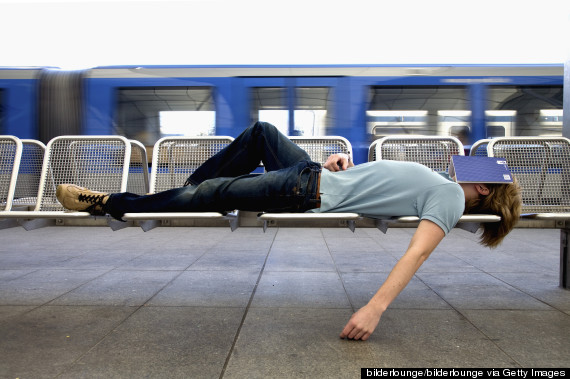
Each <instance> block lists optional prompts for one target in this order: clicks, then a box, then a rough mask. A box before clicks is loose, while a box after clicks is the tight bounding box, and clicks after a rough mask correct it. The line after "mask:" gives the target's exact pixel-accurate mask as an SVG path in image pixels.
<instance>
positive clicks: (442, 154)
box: [375, 135, 465, 172]
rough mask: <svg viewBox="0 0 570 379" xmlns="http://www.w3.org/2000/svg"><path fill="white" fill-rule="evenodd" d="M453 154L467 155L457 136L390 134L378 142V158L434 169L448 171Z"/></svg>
mask: <svg viewBox="0 0 570 379" xmlns="http://www.w3.org/2000/svg"><path fill="white" fill-rule="evenodd" d="M452 155H465V152H464V150H463V144H462V143H461V141H459V140H458V139H457V138H455V137H444V136H418V135H415V136H388V137H384V138H381V139H380V140H378V142H377V143H376V157H375V158H376V160H394V161H407V162H417V163H421V164H423V165H424V166H427V167H429V168H431V169H432V170H434V171H440V172H447V171H448V170H449V163H450V161H451V156H452Z"/></svg>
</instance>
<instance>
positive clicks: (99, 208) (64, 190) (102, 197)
mask: <svg viewBox="0 0 570 379" xmlns="http://www.w3.org/2000/svg"><path fill="white" fill-rule="evenodd" d="M55 195H56V196H57V200H59V202H60V203H61V205H63V206H64V207H65V208H67V209H71V210H73V211H87V212H89V213H91V214H92V215H98V216H99V215H104V214H105V212H104V211H103V205H104V204H105V203H106V202H107V200H108V199H109V194H108V193H104V192H97V191H91V190H89V189H87V188H84V187H79V186H76V185H75V184H60V185H58V186H57V190H56V191H55Z"/></svg>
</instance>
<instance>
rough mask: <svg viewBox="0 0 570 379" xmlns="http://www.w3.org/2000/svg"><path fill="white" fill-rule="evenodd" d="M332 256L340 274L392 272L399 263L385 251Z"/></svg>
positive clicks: (351, 251)
mask: <svg viewBox="0 0 570 379" xmlns="http://www.w3.org/2000/svg"><path fill="white" fill-rule="evenodd" d="M331 255H332V257H333V259H334V263H335V265H336V267H337V269H338V270H339V271H340V272H390V271H392V268H393V267H394V265H395V264H396V262H397V260H396V258H395V257H394V256H393V255H391V254H388V253H386V252H384V251H359V250H346V251H335V252H333V253H331Z"/></svg>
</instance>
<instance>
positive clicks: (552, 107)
mask: <svg viewBox="0 0 570 379" xmlns="http://www.w3.org/2000/svg"><path fill="white" fill-rule="evenodd" d="M562 92H563V91H562V86H492V87H490V88H489V94H488V102H487V104H488V105H487V111H486V124H487V135H488V137H497V136H501V135H506V136H560V135H562Z"/></svg>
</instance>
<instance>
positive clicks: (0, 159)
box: [0, 136, 22, 211]
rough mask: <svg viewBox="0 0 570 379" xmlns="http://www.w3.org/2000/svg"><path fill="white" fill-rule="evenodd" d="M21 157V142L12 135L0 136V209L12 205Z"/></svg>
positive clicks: (7, 208) (4, 209) (5, 208)
mask: <svg viewBox="0 0 570 379" xmlns="http://www.w3.org/2000/svg"><path fill="white" fill-rule="evenodd" d="M21 157H22V142H21V141H20V140H19V139H18V138H16V137H13V136H0V211H8V210H10V209H11V207H12V201H13V199H14V192H15V189H16V179H17V176H18V168H19V166H20V160H21Z"/></svg>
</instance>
